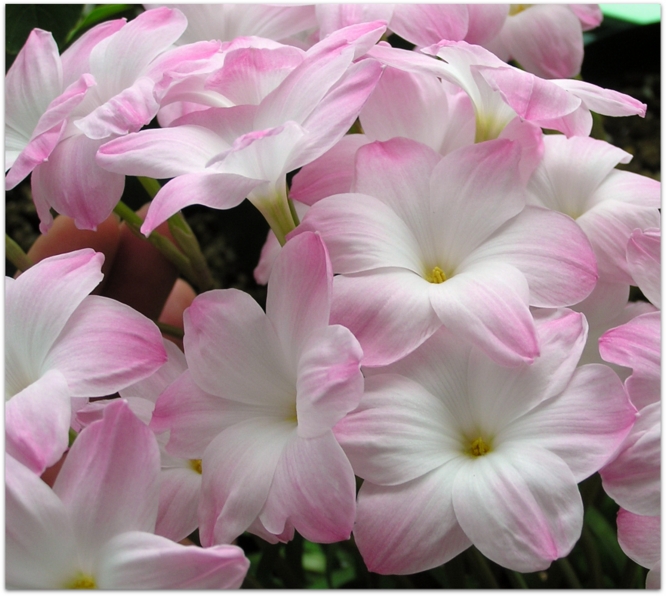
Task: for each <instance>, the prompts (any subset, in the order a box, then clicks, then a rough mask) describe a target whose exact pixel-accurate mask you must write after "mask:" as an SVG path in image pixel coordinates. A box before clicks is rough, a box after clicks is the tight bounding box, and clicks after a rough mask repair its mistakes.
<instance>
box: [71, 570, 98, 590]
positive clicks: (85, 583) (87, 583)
mask: <svg viewBox="0 0 666 596" xmlns="http://www.w3.org/2000/svg"><path fill="white" fill-rule="evenodd" d="M66 589H68V590H96V589H97V584H96V583H95V578H94V577H92V576H90V575H86V574H85V573H79V574H78V575H77V576H76V578H75V579H74V580H73V581H72V582H70V583H69V584H68V585H67V586H66Z"/></svg>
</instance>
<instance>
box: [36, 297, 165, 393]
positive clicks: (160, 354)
mask: <svg viewBox="0 0 666 596" xmlns="http://www.w3.org/2000/svg"><path fill="white" fill-rule="evenodd" d="M166 361H167V354H166V351H165V350H164V346H163V345H162V336H161V334H160V331H159V329H158V328H157V326H156V325H155V324H154V323H153V322H152V321H150V320H149V319H147V318H146V317H144V316H143V315H141V314H139V313H138V312H137V311H135V310H134V309H132V308H130V307H129V306H127V305H125V304H122V303H120V302H116V301H115V300H111V299H109V298H105V297H103V296H88V297H86V298H85V299H84V300H83V301H82V302H81V304H80V305H79V307H78V308H77V309H76V311H74V313H73V314H72V316H71V317H70V318H69V320H68V321H67V324H66V325H65V327H64V329H63V330H62V333H60V335H59V336H58V339H57V340H56V341H55V343H54V344H53V347H52V348H51V350H50V351H49V353H48V355H47V356H46V359H45V361H44V366H46V367H53V368H55V369H57V370H59V371H60V372H61V373H62V374H63V375H64V376H65V378H66V379H67V383H68V384H69V388H70V391H71V393H72V396H74V397H102V396H105V395H110V394H112V393H115V392H116V391H118V390H119V389H124V388H125V387H127V386H128V385H130V384H131V383H135V382H136V381H139V380H141V379H144V378H146V377H148V376H149V375H151V374H152V373H154V372H155V371H156V370H157V369H158V368H160V366H162V365H163V364H164V363H165V362H166Z"/></svg>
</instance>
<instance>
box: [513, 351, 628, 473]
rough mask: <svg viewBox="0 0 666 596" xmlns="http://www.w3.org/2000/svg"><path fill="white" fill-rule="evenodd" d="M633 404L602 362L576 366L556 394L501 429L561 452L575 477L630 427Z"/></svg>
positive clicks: (594, 466) (608, 452)
mask: <svg viewBox="0 0 666 596" xmlns="http://www.w3.org/2000/svg"><path fill="white" fill-rule="evenodd" d="M635 412H636V410H635V408H634V407H633V406H632V405H631V403H630V402H629V399H628V398H627V395H626V393H625V391H624V388H623V387H622V382H621V381H620V379H619V378H618V376H617V375H616V374H615V373H614V372H613V371H612V370H611V369H610V368H609V367H607V366H604V365H602V364H589V365H587V366H583V367H581V368H579V369H577V370H576V372H575V373H574V375H573V378H572V379H571V382H570V383H569V385H568V386H567V388H566V389H565V390H564V392H563V393H562V394H560V395H558V396H557V397H556V398H554V399H551V400H549V401H547V402H543V403H541V404H540V405H539V406H537V407H536V408H534V409H533V410H531V411H530V412H529V413H528V414H526V415H525V416H523V417H522V418H520V419H518V420H516V421H515V422H514V423H513V424H511V425H510V426H509V427H507V428H506V429H504V430H503V431H502V433H501V437H502V440H504V439H505V438H506V439H507V440H516V441H518V440H520V441H525V442H526V444H529V445H530V448H531V446H538V447H539V448H543V449H547V450H548V451H550V452H552V453H554V454H556V455H558V456H559V457H561V458H562V459H563V460H564V461H565V462H566V464H567V465H568V466H569V468H570V469H571V471H572V472H573V474H574V477H575V478H576V482H580V481H582V480H584V479H585V478H587V477H588V476H591V475H592V474H594V473H595V472H596V471H598V470H599V468H601V466H603V465H604V464H605V463H606V462H607V461H608V460H609V458H610V457H611V456H612V454H613V452H614V451H615V450H616V449H617V448H618V447H619V446H620V444H621V443H622V441H623V439H624V438H625V437H626V436H627V433H628V432H629V430H630V429H631V427H632V425H633V423H634V418H635V415H636V414H635Z"/></svg>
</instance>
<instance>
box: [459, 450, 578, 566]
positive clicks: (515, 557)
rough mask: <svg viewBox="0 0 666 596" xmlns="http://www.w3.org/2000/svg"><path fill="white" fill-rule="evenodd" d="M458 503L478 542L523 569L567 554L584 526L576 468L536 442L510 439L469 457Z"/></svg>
mask: <svg viewBox="0 0 666 596" xmlns="http://www.w3.org/2000/svg"><path fill="white" fill-rule="evenodd" d="M453 507H454V510H455V514H456V516H457V518H458V522H459V523H460V526H461V527H462V529H463V531H464V532H465V534H467V536H468V537H469V539H470V540H471V541H472V543H473V544H474V546H476V547H477V548H478V549H479V550H480V551H481V552H482V553H483V554H484V555H485V556H486V557H488V558H489V559H491V560H492V561H495V562H496V563H498V564H499V565H501V566H502V567H506V568H508V569H513V570H514V571H518V572H521V573H527V572H532V571H539V570H541V569H547V568H548V567H549V566H550V564H551V562H552V561H554V560H556V559H559V558H560V557H563V556H566V555H567V554H568V553H569V552H570V551H571V549H572V548H573V546H574V544H575V543H576V541H577V540H578V538H579V537H580V533H581V530H582V527H583V502H582V499H581V496H580V493H579V492H578V487H577V486H576V480H575V479H574V476H573V474H572V472H571V470H570V469H569V468H568V467H567V465H566V464H565V463H564V462H563V461H562V460H561V459H560V458H559V457H557V456H556V455H553V454H552V453H550V452H549V451H546V450H544V449H542V448H540V447H537V446H536V445H524V444H516V443H514V444H513V445H504V446H503V447H502V448H500V449H497V450H496V451H492V452H490V453H487V454H486V455H483V456H478V457H476V458H474V459H473V460H470V461H469V462H467V465H465V466H463V467H461V469H460V470H458V473H457V474H456V477H455V481H454V484H453Z"/></svg>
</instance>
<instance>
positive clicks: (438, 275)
mask: <svg viewBox="0 0 666 596" xmlns="http://www.w3.org/2000/svg"><path fill="white" fill-rule="evenodd" d="M426 280H427V281H429V282H430V283H431V284H441V283H443V282H445V281H446V274H445V273H444V271H442V270H441V269H440V268H439V267H435V268H434V269H433V270H432V273H431V274H430V275H426Z"/></svg>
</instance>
